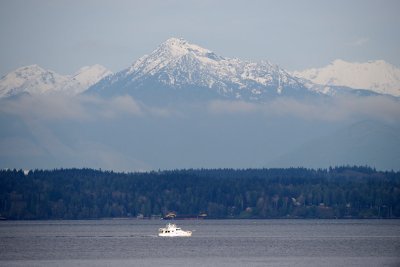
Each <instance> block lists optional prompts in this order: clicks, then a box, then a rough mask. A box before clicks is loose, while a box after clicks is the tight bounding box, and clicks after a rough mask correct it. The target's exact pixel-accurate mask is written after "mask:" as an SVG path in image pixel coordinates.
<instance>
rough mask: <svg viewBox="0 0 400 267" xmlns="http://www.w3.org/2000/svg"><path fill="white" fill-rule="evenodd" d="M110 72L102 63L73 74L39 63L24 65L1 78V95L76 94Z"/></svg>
mask: <svg viewBox="0 0 400 267" xmlns="http://www.w3.org/2000/svg"><path fill="white" fill-rule="evenodd" d="M109 74H111V72H110V71H108V70H107V69H106V68H105V67H103V66H100V65H94V66H91V67H84V68H81V69H80V70H79V71H78V72H77V73H75V74H74V75H73V76H71V75H61V74H58V73H56V72H54V71H51V70H45V69H43V68H41V67H39V66H38V65H30V66H24V67H21V68H18V69H16V70H15V71H12V72H10V73H8V74H7V75H5V76H4V77H2V78H1V79H0V97H8V96H14V95H19V94H24V93H27V94H49V93H55V92H62V93H65V94H70V95H75V94H79V93H81V92H83V91H84V90H86V89H87V88H88V87H89V86H91V85H93V84H94V83H96V82H98V81H99V80H100V79H102V78H104V77H105V76H107V75H109Z"/></svg>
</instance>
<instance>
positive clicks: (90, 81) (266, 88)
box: [0, 38, 400, 101]
mask: <svg viewBox="0 0 400 267" xmlns="http://www.w3.org/2000/svg"><path fill="white" fill-rule="evenodd" d="M51 92H63V93H66V94H70V95H76V94H81V93H85V94H96V95H100V96H104V97H109V96H117V95H131V96H133V97H134V98H137V99H143V100H156V99H157V98H158V99H162V100H165V99H168V98H173V99H176V98H181V99H183V100H189V99H216V98H217V99H231V100H246V101H262V100H266V99H270V98H274V97H279V96H293V97H304V96H321V95H341V94H354V95H371V94H372V95H374V94H386V95H391V96H395V97H398V96H400V69H398V68H396V67H395V66H393V65H391V64H389V63H386V62H385V61H382V60H378V61H369V62H367V63H350V62H345V61H343V60H335V61H333V62H332V63H331V64H330V65H328V66H326V67H323V68H319V69H315V68H314V69H307V70H303V71H295V72H289V71H286V70H285V69H283V68H281V67H279V66H278V65H275V64H272V63H270V62H268V61H260V62H251V61H244V60H240V59H237V58H226V57H223V56H220V55H218V54H216V53H214V52H212V51H211V50H208V49H205V48H202V47H200V46H198V45H195V44H191V43H189V42H187V41H186V40H184V39H178V38H170V39H168V40H167V41H165V42H164V43H162V44H161V45H160V46H159V47H157V48H156V49H155V50H154V51H153V52H151V53H150V54H149V55H145V56H143V57H141V58H139V59H138V60H137V61H135V62H134V63H133V64H132V65H131V66H129V67H128V68H126V69H123V70H121V71H119V72H116V73H115V74H113V73H111V71H109V70H107V69H106V68H105V67H103V66H101V65H94V66H91V67H83V68H81V69H80V70H79V71H77V72H76V73H75V74H74V75H60V74H57V73H55V72H53V71H50V70H44V69H42V68H41V67H39V66H37V65H31V66H26V67H21V68H19V69H17V70H15V71H13V72H10V73H9V74H7V75H6V76H4V77H3V78H2V79H1V80H0V97H7V96H12V95H18V94H21V93H29V94H42V93H51Z"/></svg>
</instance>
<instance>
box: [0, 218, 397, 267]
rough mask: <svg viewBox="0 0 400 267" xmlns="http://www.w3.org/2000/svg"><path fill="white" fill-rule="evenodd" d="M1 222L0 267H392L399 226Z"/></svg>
mask: <svg viewBox="0 0 400 267" xmlns="http://www.w3.org/2000/svg"><path fill="white" fill-rule="evenodd" d="M165 223H166V221H157V220H154V221H149V220H95V221H3V222H0V265H1V266H159V265H162V266H192V267H194V266H400V220H204V221H177V224H178V226H182V228H183V229H184V230H194V233H193V236H192V237H190V238H160V237H157V230H158V228H159V227H163V226H164V225H165Z"/></svg>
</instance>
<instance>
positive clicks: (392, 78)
mask: <svg viewBox="0 0 400 267" xmlns="http://www.w3.org/2000/svg"><path fill="white" fill-rule="evenodd" d="M293 74H294V76H296V77H299V78H302V79H306V80H309V81H311V82H312V83H314V84H317V85H322V86H317V87H315V86H313V85H311V84H309V87H313V88H314V89H315V90H321V92H323V93H329V92H330V90H331V89H332V88H331V87H330V86H346V87H350V88H355V89H368V90H371V91H373V92H376V93H378V94H388V95H393V96H397V97H398V96H400V69H399V68H396V67H395V66H393V65H391V64H389V63H387V62H385V61H383V60H376V61H368V62H366V63H351V62H346V61H344V60H335V61H333V62H332V63H331V64H329V65H328V66H326V67H323V68H318V69H317V68H312V69H307V70H304V71H295V72H293ZM318 88H319V89H318Z"/></svg>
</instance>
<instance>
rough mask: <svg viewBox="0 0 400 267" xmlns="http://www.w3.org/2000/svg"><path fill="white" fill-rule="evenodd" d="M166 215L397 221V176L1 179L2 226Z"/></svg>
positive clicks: (193, 173)
mask: <svg viewBox="0 0 400 267" xmlns="http://www.w3.org/2000/svg"><path fill="white" fill-rule="evenodd" d="M169 212H175V213H177V214H178V215H196V214H197V215H198V214H207V218H400V172H380V171H376V170H374V169H371V168H368V167H337V168H330V169H323V170H312V169H304V168H290V169H246V170H234V169H211V170H210V169H200V170H172V171H158V172H147V173H115V172H110V171H101V170H92V169H59V170H35V171H30V172H29V173H24V172H23V171H21V170H19V171H18V170H2V171H0V216H1V217H2V218H7V219H92V218H107V217H136V216H140V217H142V216H143V217H151V216H155V215H156V216H165V215H166V214H168V213H169Z"/></svg>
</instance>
